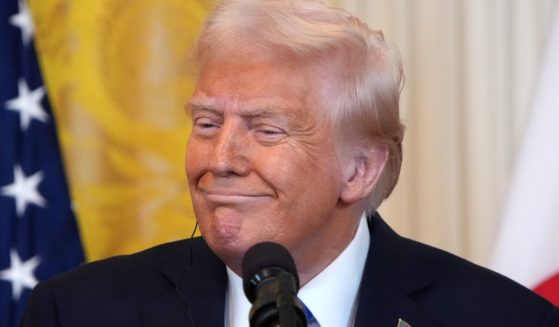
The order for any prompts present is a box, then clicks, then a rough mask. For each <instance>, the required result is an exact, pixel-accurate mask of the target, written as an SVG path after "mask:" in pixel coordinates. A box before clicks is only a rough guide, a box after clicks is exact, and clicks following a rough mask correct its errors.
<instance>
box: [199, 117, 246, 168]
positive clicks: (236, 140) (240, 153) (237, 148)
mask: <svg viewBox="0 0 559 327" xmlns="http://www.w3.org/2000/svg"><path fill="white" fill-rule="evenodd" d="M248 148H249V144H248V135H247V133H246V131H245V130H244V129H243V128H242V124H239V123H236V122H231V121H226V122H224V124H223V125H222V126H221V128H220V130H219V133H218V135H217V136H216V138H215V142H214V146H213V151H212V154H211V158H209V160H210V170H211V172H212V173H213V174H214V175H216V176H222V177H225V176H245V175H247V174H248V173H249V171H250V160H249V157H248V155H247V153H248Z"/></svg>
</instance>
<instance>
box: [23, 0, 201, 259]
mask: <svg viewBox="0 0 559 327" xmlns="http://www.w3.org/2000/svg"><path fill="white" fill-rule="evenodd" d="M29 5H30V7H31V11H32V13H33V18H34V22H35V25H36V40H37V50H38V54H39V59H40V62H41V65H42V69H43V75H44V78H45V80H46V84H47V88H48V93H49V96H50V101H51V104H52V105H53V109H54V111H55V115H56V119H57V124H58V131H59V137H60V142H61V145H62V150H63V155H64V160H65V165H66V172H67V175H68V178H69V182H70V188H71V193H72V197H73V201H74V208H75V211H76V214H77V218H78V220H79V225H80V230H81V235H82V240H83V243H84V247H85V250H86V255H87V259H88V260H89V261H91V260H95V259H99V258H103V257H107V256H111V255H115V254H121V253H130V252H133V251H138V250H140V249H143V248H146V247H148V246H151V245H155V244H158V243H162V242H165V241H170V240H175V239H179V238H184V237H186V236H188V235H189V234H190V232H191V230H192V229H193V227H194V216H193V213H192V208H191V204H190V200H189V196H188V193H187V192H188V190H187V186H186V178H185V174H184V163H183V162H184V159H183V157H184V155H183V154H184V149H185V144H186V140H187V135H188V133H189V129H190V126H189V122H188V119H187V118H186V116H185V114H184V110H183V106H184V104H185V102H186V101H187V99H188V98H189V97H190V95H191V93H192V90H193V86H194V81H193V77H192V75H191V72H190V71H189V67H188V56H189V53H190V49H191V46H192V44H193V42H194V39H195V37H196V35H197V34H198V32H199V30H200V27H201V24H202V23H203V21H204V19H205V16H206V15H207V13H208V11H209V10H210V9H211V5H212V3H211V2H210V1H204V0H166V1H160V0H96V1H90V0H50V1H44V0H33V1H30V3H29Z"/></svg>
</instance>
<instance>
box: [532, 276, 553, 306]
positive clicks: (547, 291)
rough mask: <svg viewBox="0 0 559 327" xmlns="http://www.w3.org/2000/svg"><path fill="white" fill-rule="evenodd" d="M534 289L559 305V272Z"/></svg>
mask: <svg viewBox="0 0 559 327" xmlns="http://www.w3.org/2000/svg"><path fill="white" fill-rule="evenodd" d="M534 291H535V292H536V293H538V294H539V295H541V296H543V297H545V298H546V299H548V300H549V301H551V303H553V304H555V305H557V306H559V273H557V274H555V275H554V276H552V277H550V278H548V279H547V280H545V281H544V282H543V283H541V284H539V285H538V286H536V288H534Z"/></svg>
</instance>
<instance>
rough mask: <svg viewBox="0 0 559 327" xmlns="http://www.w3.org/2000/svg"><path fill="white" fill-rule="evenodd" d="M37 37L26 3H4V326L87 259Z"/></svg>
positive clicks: (0, 324) (0, 71)
mask: <svg viewBox="0 0 559 327" xmlns="http://www.w3.org/2000/svg"><path fill="white" fill-rule="evenodd" d="M33 37H34V24H33V20H32V18H31V14H30V11H29V8H28V6H27V4H26V3H25V1H24V0H19V1H18V0H2V1H0V327H12V326H16V325H17V324H18V321H19V319H20V317H21V316H22V314H23V311H24V309H25V303H26V300H27V298H28V296H29V293H30V290H31V289H32V288H33V287H34V286H35V285H36V284H37V282H38V281H40V280H44V279H47V278H49V277H51V276H53V275H56V274H59V273H61V272H63V271H66V270H68V269H70V268H72V267H75V266H76V265H78V264H79V263H81V262H83V260H84V257H83V250H82V246H81V242H80V237H79V233H78V228H77V224H76V219H75V217H74V214H73V212H72V209H71V202H70V197H69V192H68V187H67V184H66V178H65V175H64V169H63V163H62V159H61V156H60V149H59V145H58V140H57V134H56V125H55V121H54V116H53V114H52V111H51V109H50V106H49V103H48V99H47V95H46V88H45V86H44V84H43V80H42V78H41V74H40V69H39V64H38V61H37V56H36V52H35V48H34V45H33V39H34V38H33Z"/></svg>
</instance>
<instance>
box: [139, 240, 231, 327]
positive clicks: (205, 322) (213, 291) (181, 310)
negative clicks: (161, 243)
mask: <svg viewBox="0 0 559 327" xmlns="http://www.w3.org/2000/svg"><path fill="white" fill-rule="evenodd" d="M187 243H189V242H188V241H187ZM190 254H192V258H191V257H190ZM190 262H192V264H191V265H190V267H189V266H188V265H189V263H190ZM162 273H163V274H164V275H165V277H166V278H167V279H168V280H169V281H170V282H171V283H172V284H173V285H174V287H173V289H172V290H171V291H172V294H171V296H170V297H169V298H167V299H166V301H160V302H159V303H161V307H163V306H165V305H169V306H171V307H172V308H173V309H172V311H173V313H172V314H173V316H174V318H173V319H174V322H176V325H171V324H169V325H168V326H192V327H194V326H197V327H200V326H208V327H214V326H215V327H217V326H223V324H224V310H225V290H226V287H227V274H226V270H225V265H224V264H223V263H222V262H221V261H220V260H219V258H217V257H216V256H215V254H213V252H211V250H210V249H209V247H208V246H207V245H206V243H205V242H204V241H203V239H202V238H197V239H194V240H193V242H192V251H189V250H188V247H186V248H185V250H184V251H182V252H181V253H180V254H178V255H176V256H175V257H174V258H173V259H172V260H171V261H170V262H169V263H168V264H167V265H166V266H165V267H164V268H163V270H162ZM165 302H167V304H165ZM177 303H179V304H180V305H177ZM164 310H165V309H162V310H156V311H158V312H162V311H164ZM145 316H146V315H144V317H145ZM160 319H161V318H160ZM156 322H157V323H155V324H153V325H150V324H146V326H167V325H162V324H161V323H160V322H161V320H158V321H156Z"/></svg>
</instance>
